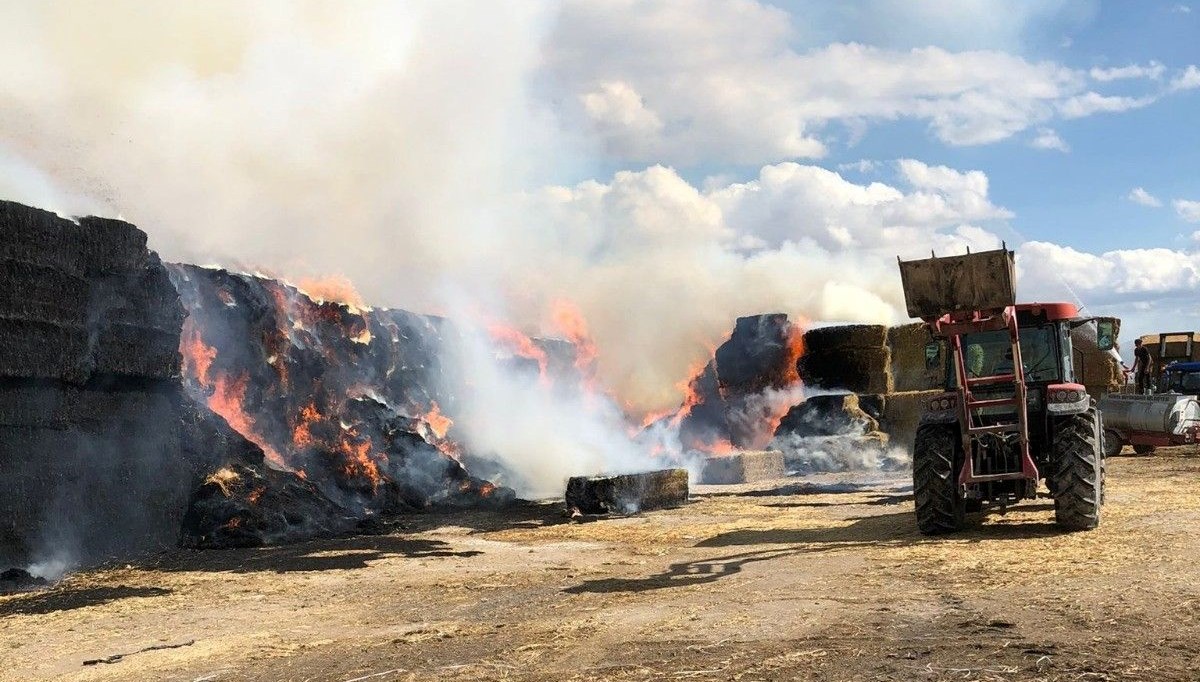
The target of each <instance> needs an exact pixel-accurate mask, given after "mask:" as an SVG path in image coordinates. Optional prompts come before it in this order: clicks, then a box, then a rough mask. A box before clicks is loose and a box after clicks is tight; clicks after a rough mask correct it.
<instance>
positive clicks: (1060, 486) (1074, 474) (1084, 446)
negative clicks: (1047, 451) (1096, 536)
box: [1051, 410, 1104, 530]
mask: <svg viewBox="0 0 1200 682" xmlns="http://www.w3.org/2000/svg"><path fill="white" fill-rule="evenodd" d="M1051 428H1052V429H1053V433H1052V447H1053V454H1054V465H1053V466H1054V472H1053V475H1054V488H1053V490H1054V520H1055V523H1057V524H1058V526H1059V527H1060V528H1064V529H1067V530H1089V529H1092V528H1095V527H1096V526H1098V525H1100V504H1101V502H1102V501H1103V500H1104V469H1103V463H1102V460H1101V456H1100V455H1101V453H1100V441H1101V437H1100V428H1099V420H1098V418H1097V416H1096V412H1095V410H1088V411H1087V412H1083V413H1081V414H1073V415H1070V416H1066V417H1060V418H1058V419H1055V420H1054V422H1053V425H1052V427H1051Z"/></svg>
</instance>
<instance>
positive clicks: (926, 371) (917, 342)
mask: <svg viewBox="0 0 1200 682" xmlns="http://www.w3.org/2000/svg"><path fill="white" fill-rule="evenodd" d="M932 342H934V339H933V337H932V336H931V335H930V333H929V328H928V327H926V326H925V324H924V323H923V322H916V323H914V324H905V325H900V326H898V327H889V328H888V333H887V345H888V350H889V351H890V352H891V363H892V382H893V390H895V391H898V392H907V391H928V390H931V389H934V388H940V387H941V386H944V385H945V384H946V345H945V343H944V342H938V343H937V349H938V350H937V354H936V355H933V356H930V355H929V354H928V352H927V347H928V346H929V345H930V343H932Z"/></svg>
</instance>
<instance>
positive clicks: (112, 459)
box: [0, 386, 208, 564]
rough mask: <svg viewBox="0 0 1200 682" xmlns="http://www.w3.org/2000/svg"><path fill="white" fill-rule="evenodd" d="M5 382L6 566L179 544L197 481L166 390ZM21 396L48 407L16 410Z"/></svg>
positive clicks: (1, 522)
mask: <svg viewBox="0 0 1200 682" xmlns="http://www.w3.org/2000/svg"><path fill="white" fill-rule="evenodd" d="M6 388H7V389H8V390H6V391H5V392H4V402H5V406H4V409H5V410H6V411H7V412H8V413H9V414H8V416H7V418H5V419H4V420H3V421H4V423H3V424H0V563H9V564H12V563H16V564H20V563H23V562H24V561H28V560H29V559H30V558H31V557H32V556H33V555H34V554H39V553H40V554H43V555H44V554H46V553H49V552H68V553H69V556H67V557H66V558H68V559H70V560H73V561H77V562H79V563H82V564H87V563H90V562H92V561H95V560H100V559H104V558H108V557H126V556H130V555H132V554H136V553H140V552H145V551H150V550H159V549H165V548H167V547H170V546H172V545H173V544H175V541H176V538H177V536H178V529H179V522H180V519H181V517H182V513H183V510H184V508H185V506H186V502H187V499H188V494H189V493H190V492H191V490H192V489H193V488H194V487H195V481H194V479H193V477H192V475H193V471H194V468H193V466H192V464H191V463H190V462H189V461H188V460H187V459H186V458H185V457H183V456H182V444H181V426H180V423H179V419H178V414H177V412H176V411H175V405H176V401H175V397H174V396H173V395H172V391H171V390H170V389H169V387H168V388H166V389H164V390H163V391H158V390H155V391H150V392H144V391H137V390H129V391H122V390H107V389H101V388H89V389H79V388H74V387H63V388H62V391H63V395H61V396H57V397H56V396H53V395H51V391H52V390H53V389H54V388H55V386H33V387H26V388H25V389H23V390H14V387H11V386H9V387H6ZM22 394H23V395H22ZM21 397H25V398H27V399H28V400H29V402H31V403H33V404H34V405H36V406H39V407H42V408H44V409H47V410H48V412H47V414H45V415H42V414H30V412H29V411H28V410H27V411H26V412H24V413H22V412H21V411H20V410H14V409H13V408H12V406H13V404H14V403H17V402H18V401H19V399H20V398H21ZM22 421H23V422H26V424H19V425H14V423H15V422H22ZM207 446H208V444H206V447H207ZM39 550H40V551H39Z"/></svg>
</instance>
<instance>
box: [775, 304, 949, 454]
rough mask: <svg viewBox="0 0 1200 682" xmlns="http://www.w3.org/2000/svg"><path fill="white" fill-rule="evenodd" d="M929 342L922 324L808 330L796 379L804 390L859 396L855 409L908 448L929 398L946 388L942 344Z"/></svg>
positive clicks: (893, 440) (927, 333) (899, 443)
mask: <svg viewBox="0 0 1200 682" xmlns="http://www.w3.org/2000/svg"><path fill="white" fill-rule="evenodd" d="M932 341H933V339H932V338H931V337H930V335H929V332H928V330H927V329H926V327H925V325H924V324H922V323H914V324H906V325H901V326H897V327H887V326H884V325H846V326H835V327H820V328H817V329H812V330H809V331H808V332H807V333H805V335H804V357H802V358H801V359H800V376H801V378H802V379H803V380H804V383H805V385H806V386H811V387H814V388H818V389H826V390H842V391H849V392H851V393H856V394H859V395H858V403H857V404H856V405H855V407H856V408H857V407H859V406H861V407H862V408H863V411H865V412H866V413H867V414H869V415H871V416H872V417H873V418H875V419H877V420H878V428H879V429H880V430H882V431H883V432H884V433H886V434H888V436H890V440H891V442H892V443H894V444H897V445H905V446H906V445H908V444H909V443H911V442H912V438H913V436H914V435H915V434H916V430H917V424H918V422H919V421H920V418H921V414H922V412H923V411H924V407H925V404H926V402H927V401H928V398H929V397H931V396H933V395H937V394H938V393H941V392H942V391H943V390H944V389H943V388H942V387H943V386H945V383H946V349H945V345H944V344H941V343H938V344H934V345H932V346H931V345H930V344H931V343H932ZM872 412H874V414H872ZM785 423H788V421H787V418H785ZM781 428H783V425H781Z"/></svg>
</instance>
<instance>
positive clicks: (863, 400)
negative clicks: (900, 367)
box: [857, 393, 885, 422]
mask: <svg viewBox="0 0 1200 682" xmlns="http://www.w3.org/2000/svg"><path fill="white" fill-rule="evenodd" d="M857 395H858V407H859V409H861V410H862V411H863V412H866V413H867V414H868V415H870V417H871V418H872V419H874V420H875V421H876V422H878V421H880V420H882V419H883V406H884V401H885V397H884V395H883V394H882V393H859V394H857Z"/></svg>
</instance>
